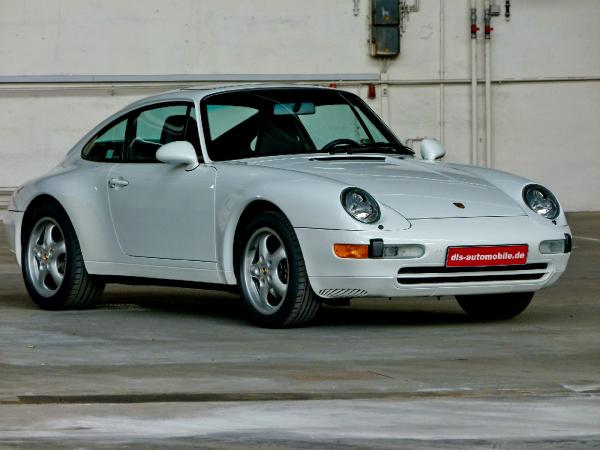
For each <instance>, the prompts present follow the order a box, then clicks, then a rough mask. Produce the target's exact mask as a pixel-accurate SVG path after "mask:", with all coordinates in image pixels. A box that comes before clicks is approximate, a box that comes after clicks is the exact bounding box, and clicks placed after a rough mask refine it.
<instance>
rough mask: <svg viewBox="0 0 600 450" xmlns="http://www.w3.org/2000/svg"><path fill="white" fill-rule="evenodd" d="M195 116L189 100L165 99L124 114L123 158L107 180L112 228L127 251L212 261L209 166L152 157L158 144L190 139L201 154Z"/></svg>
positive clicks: (212, 180) (211, 177) (212, 185)
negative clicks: (188, 166)
mask: <svg viewBox="0 0 600 450" xmlns="http://www.w3.org/2000/svg"><path fill="white" fill-rule="evenodd" d="M195 116H196V114H195V108H194V107H193V105H192V104H191V103H189V104H187V103H186V104H182V103H170V104H158V105H154V106H152V107H149V108H145V109H143V110H138V111H136V112H134V113H132V114H131V115H130V117H129V124H128V131H127V135H128V137H127V142H126V145H125V147H126V148H125V161H124V162H123V163H119V164H116V165H115V166H114V167H113V168H112V170H111V171H110V173H109V174H108V180H107V182H108V187H109V189H108V199H109V207H110V213H111V217H112V222H113V225H114V228H115V233H116V235H117V238H118V241H119V245H120V246H121V249H122V251H123V252H124V253H125V254H127V255H129V256H134V257H144V258H160V259H165V260H190V261H206V262H214V261H215V260H216V251H215V243H214V234H215V226H214V201H215V196H214V192H215V191H214V188H215V178H216V171H215V169H214V168H213V167H212V166H207V165H204V164H200V165H199V166H198V167H197V168H196V169H194V170H191V171H186V170H185V168H183V167H181V166H177V165H173V164H165V163H162V162H159V161H158V160H157V159H156V150H158V148H159V147H160V146H161V145H164V144H167V143H169V142H173V141H178V140H187V141H189V142H190V143H192V144H193V145H194V146H195V148H196V152H197V154H198V155H199V156H200V157H201V152H200V148H199V145H200V143H199V139H198V127H197V122H196V119H195ZM157 264H160V263H159V262H157Z"/></svg>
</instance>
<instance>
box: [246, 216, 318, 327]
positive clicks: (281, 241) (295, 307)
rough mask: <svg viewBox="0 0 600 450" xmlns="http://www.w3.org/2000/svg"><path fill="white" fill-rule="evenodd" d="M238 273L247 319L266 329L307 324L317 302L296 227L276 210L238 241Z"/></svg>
mask: <svg viewBox="0 0 600 450" xmlns="http://www.w3.org/2000/svg"><path fill="white" fill-rule="evenodd" d="M237 246H238V247H237V252H236V254H237V267H236V275H237V278H238V282H239V285H240V291H241V294H242V298H243V300H244V304H245V305H246V309H247V310H248V312H249V314H250V316H251V318H252V319H253V320H254V321H255V322H256V323H258V324H259V325H261V326H265V327H273V328H276V327H293V326H300V325H304V324H306V323H308V322H309V321H310V320H312V319H313V317H314V316H315V314H316V313H317V311H318V309H319V306H320V302H319V300H318V298H317V296H316V295H315V293H314V292H313V290H312V288H311V287H310V283H309V281H308V276H307V274H306V268H305V266H304V258H303V257H302V252H301V250H300V244H299V243H298V239H297V237H296V233H295V232H294V229H293V228H292V226H291V225H290V223H289V222H288V220H287V219H286V218H285V217H284V216H283V215H282V214H280V213H277V212H264V213H261V214H259V215H257V216H256V217H255V218H253V219H252V220H250V222H249V223H248V224H247V225H246V227H245V229H244V230H243V232H242V233H241V236H240V238H239V239H238V242H237Z"/></svg>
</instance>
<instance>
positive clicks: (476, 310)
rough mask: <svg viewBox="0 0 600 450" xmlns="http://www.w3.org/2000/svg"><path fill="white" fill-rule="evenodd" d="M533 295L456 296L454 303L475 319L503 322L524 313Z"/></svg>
mask: <svg viewBox="0 0 600 450" xmlns="http://www.w3.org/2000/svg"><path fill="white" fill-rule="evenodd" d="M533 295H534V293H533V292H515V293H511V294H488V295H457V296H456V301H457V302H458V304H459V305H460V307H461V308H462V309H463V311H465V312H466V313H467V314H468V315H469V316H471V317H473V318H475V319H480V320H503V319H510V318H512V317H515V316H518V315H519V314H521V313H522V312H523V311H525V309H526V308H527V306H529V303H530V302H531V300H532V299H533Z"/></svg>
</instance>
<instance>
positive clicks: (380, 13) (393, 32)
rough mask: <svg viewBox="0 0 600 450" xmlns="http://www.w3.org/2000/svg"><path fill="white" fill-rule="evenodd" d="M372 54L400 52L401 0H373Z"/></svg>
mask: <svg viewBox="0 0 600 450" xmlns="http://www.w3.org/2000/svg"><path fill="white" fill-rule="evenodd" d="M370 44H371V56H388V57H389V56H397V55H399V54H400V2H399V0H371V40H370Z"/></svg>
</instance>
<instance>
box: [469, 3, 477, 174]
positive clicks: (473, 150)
mask: <svg viewBox="0 0 600 450" xmlns="http://www.w3.org/2000/svg"><path fill="white" fill-rule="evenodd" d="M470 12H471V159H470V162H471V164H475V165H476V164H477V163H478V158H477V140H478V139H477V135H478V133H477V32H478V31H479V28H478V27H477V0H471V11H470Z"/></svg>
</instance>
